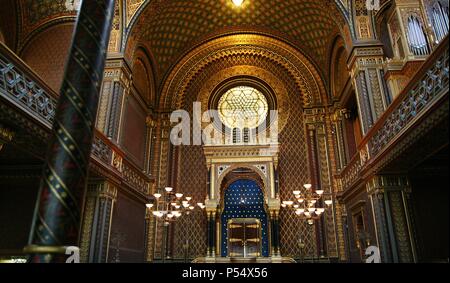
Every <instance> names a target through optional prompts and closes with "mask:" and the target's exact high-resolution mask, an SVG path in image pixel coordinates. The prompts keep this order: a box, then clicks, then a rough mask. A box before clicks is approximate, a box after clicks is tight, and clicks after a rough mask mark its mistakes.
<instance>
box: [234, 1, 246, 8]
mask: <svg viewBox="0 0 450 283" xmlns="http://www.w3.org/2000/svg"><path fill="white" fill-rule="evenodd" d="M231 1H232V2H233V4H234V5H235V6H238V7H240V6H242V3H244V0H231Z"/></svg>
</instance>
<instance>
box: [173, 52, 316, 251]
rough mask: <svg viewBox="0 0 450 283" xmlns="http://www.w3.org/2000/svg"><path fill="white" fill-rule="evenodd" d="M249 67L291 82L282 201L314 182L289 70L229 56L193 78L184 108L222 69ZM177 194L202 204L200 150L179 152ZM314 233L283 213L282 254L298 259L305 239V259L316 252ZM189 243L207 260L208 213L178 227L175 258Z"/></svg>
mask: <svg viewBox="0 0 450 283" xmlns="http://www.w3.org/2000/svg"><path fill="white" fill-rule="evenodd" d="M238 65H246V66H255V67H258V68H263V69H266V70H270V72H272V73H273V75H274V76H276V77H278V78H279V79H280V80H281V81H283V82H284V83H285V84H286V90H287V96H288V97H289V99H290V102H289V103H290V106H289V107H290V109H291V113H290V115H289V123H287V125H286V126H285V127H284V129H283V131H282V132H281V134H280V159H279V160H280V161H279V176H280V194H281V198H282V199H288V198H289V197H290V196H291V195H292V190H293V189H295V188H298V184H304V183H308V182H310V179H309V170H308V161H307V160H308V159H307V150H306V140H305V126H304V123H303V111H302V107H301V103H299V101H301V100H302V94H301V93H299V91H298V87H297V86H296V84H295V82H293V80H292V78H291V77H290V76H289V73H288V72H287V70H286V69H284V68H283V67H281V66H280V65H277V64H276V63H274V62H272V61H270V60H269V59H265V58H255V57H253V56H241V55H230V56H228V57H225V58H223V59H222V60H217V61H215V62H214V63H213V64H210V65H208V66H207V67H205V69H203V70H202V72H199V73H198V74H197V76H195V77H194V78H193V80H192V81H191V83H190V84H189V87H188V89H187V90H186V97H185V100H184V105H182V108H183V109H185V110H186V111H188V112H189V113H192V103H193V102H194V101H195V99H196V98H197V95H198V93H199V92H200V89H201V88H202V87H203V85H204V83H205V81H207V79H208V78H210V77H211V76H212V74H215V73H218V72H219V71H221V70H224V69H227V68H231V67H233V66H238ZM177 169H178V176H177V182H176V183H177V186H176V188H177V191H181V192H183V191H184V192H185V193H186V194H191V195H193V197H194V200H195V202H197V201H203V200H204V199H205V197H206V191H207V188H206V181H207V167H206V164H205V157H204V154H203V150H202V148H201V147H200V146H189V147H181V148H180V157H179V166H178V167H177ZM314 230H315V229H311V227H310V226H308V225H307V224H306V223H305V221H302V220H300V219H299V218H298V217H297V216H296V215H295V214H294V213H285V212H282V213H281V215H280V234H281V239H280V240H281V248H282V251H281V252H282V255H285V256H292V257H298V256H299V255H300V249H299V246H298V241H299V238H300V237H301V238H302V240H303V242H305V244H306V246H305V249H304V251H303V252H304V255H305V256H312V255H313V254H315V253H316V250H317V248H316V243H315V239H316V234H315V231H314ZM186 238H188V239H190V240H189V241H190V246H191V257H193V256H196V255H198V256H205V254H206V215H205V214H204V212H203V213H202V212H200V211H198V212H196V213H194V215H192V217H189V218H186V219H184V220H183V219H181V220H180V221H178V223H176V228H175V238H174V247H173V248H174V249H173V252H174V257H179V258H182V244H183V243H184V241H185V240H186Z"/></svg>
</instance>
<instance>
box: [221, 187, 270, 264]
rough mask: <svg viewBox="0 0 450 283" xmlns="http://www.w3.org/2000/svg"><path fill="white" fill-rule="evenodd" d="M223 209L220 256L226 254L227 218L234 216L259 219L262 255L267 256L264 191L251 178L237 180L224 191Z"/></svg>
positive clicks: (267, 238) (267, 241) (267, 243)
mask: <svg viewBox="0 0 450 283" xmlns="http://www.w3.org/2000/svg"><path fill="white" fill-rule="evenodd" d="M224 205H225V207H224V210H223V212H222V216H221V221H222V223H221V234H222V243H221V247H222V256H223V257H226V256H227V255H228V244H227V243H228V233H227V223H228V220H230V219H234V218H256V219H259V220H260V221H261V230H262V231H261V238H262V239H261V241H262V253H261V254H262V256H264V257H268V256H269V236H268V223H267V213H266V211H265V210H264V193H263V191H262V189H261V188H260V186H259V185H258V184H257V183H256V182H255V181H252V180H238V181H236V182H234V183H232V184H231V185H230V186H229V187H228V188H227V189H226V191H225V195H224Z"/></svg>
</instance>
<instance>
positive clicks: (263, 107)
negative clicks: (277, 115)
mask: <svg viewBox="0 0 450 283" xmlns="http://www.w3.org/2000/svg"><path fill="white" fill-rule="evenodd" d="M218 110H219V117H220V120H222V123H224V124H225V125H226V126H227V127H229V128H231V129H234V128H240V129H243V128H250V129H252V128H256V127H258V126H259V125H260V124H262V123H263V122H264V121H265V120H266V118H267V114H268V112H269V106H268V104H267V99H266V97H265V96H264V95H263V94H262V93H261V92H260V91H259V90H257V89H255V88H253V87H249V86H238V87H234V88H232V89H230V90H228V91H227V92H226V93H225V94H224V95H223V96H222V97H221V98H220V100H219V105H218Z"/></svg>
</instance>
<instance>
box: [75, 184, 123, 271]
mask: <svg viewBox="0 0 450 283" xmlns="http://www.w3.org/2000/svg"><path fill="white" fill-rule="evenodd" d="M116 200H117V187H116V186H115V185H114V184H112V183H110V182H108V181H93V182H91V183H89V184H88V188H87V192H86V198H85V206H84V213H83V224H82V229H81V241H80V244H81V246H80V257H81V261H82V262H86V263H88V262H89V263H106V262H107V261H108V252H109V242H110V234H111V221H112V215H113V210H114V204H115V202H116Z"/></svg>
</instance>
